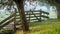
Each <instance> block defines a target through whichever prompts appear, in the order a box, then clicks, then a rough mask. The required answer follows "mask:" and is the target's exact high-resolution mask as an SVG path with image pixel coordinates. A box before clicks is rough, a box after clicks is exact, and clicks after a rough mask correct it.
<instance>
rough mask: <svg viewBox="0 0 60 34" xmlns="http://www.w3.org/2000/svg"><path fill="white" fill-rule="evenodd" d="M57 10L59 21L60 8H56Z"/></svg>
mask: <svg viewBox="0 0 60 34" xmlns="http://www.w3.org/2000/svg"><path fill="white" fill-rule="evenodd" d="M56 8H57V17H58V19H60V6H56Z"/></svg>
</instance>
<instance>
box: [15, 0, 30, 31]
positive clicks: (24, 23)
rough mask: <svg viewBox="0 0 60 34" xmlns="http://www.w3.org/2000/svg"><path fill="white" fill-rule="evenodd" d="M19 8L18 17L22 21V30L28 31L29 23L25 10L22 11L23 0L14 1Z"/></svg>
mask: <svg viewBox="0 0 60 34" xmlns="http://www.w3.org/2000/svg"><path fill="white" fill-rule="evenodd" d="M15 2H16V4H17V7H18V10H19V14H20V19H21V22H22V29H23V31H28V30H29V24H28V22H27V20H26V16H25V12H24V5H23V0H17V1H15Z"/></svg>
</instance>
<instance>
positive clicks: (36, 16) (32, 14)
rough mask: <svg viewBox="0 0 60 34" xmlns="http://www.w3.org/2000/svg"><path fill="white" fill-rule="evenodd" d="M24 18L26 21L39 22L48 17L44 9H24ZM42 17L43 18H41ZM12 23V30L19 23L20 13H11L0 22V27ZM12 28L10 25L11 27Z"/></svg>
mask: <svg viewBox="0 0 60 34" xmlns="http://www.w3.org/2000/svg"><path fill="white" fill-rule="evenodd" d="M25 14H26V19H27V21H28V22H38V21H39V22H41V21H43V20H47V19H49V16H48V15H49V13H48V12H44V11H40V10H39V11H25ZM42 18H43V19H42ZM10 23H13V26H14V27H13V31H14V30H16V28H17V24H19V27H20V24H21V20H20V15H19V13H18V12H16V11H15V12H14V13H13V14H12V15H10V16H9V17H7V18H6V19H4V20H3V21H1V22H0V29H2V28H3V27H5V26H7V25H9V24H10ZM11 28H12V27H11Z"/></svg>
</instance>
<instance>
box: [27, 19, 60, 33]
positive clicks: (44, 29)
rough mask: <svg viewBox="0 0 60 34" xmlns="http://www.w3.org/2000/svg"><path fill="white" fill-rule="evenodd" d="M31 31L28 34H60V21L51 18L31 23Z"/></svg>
mask: <svg viewBox="0 0 60 34" xmlns="http://www.w3.org/2000/svg"><path fill="white" fill-rule="evenodd" d="M29 29H30V31H29V32H28V33H27V34H60V21H59V20H50V21H44V22H34V23H30V28H29Z"/></svg>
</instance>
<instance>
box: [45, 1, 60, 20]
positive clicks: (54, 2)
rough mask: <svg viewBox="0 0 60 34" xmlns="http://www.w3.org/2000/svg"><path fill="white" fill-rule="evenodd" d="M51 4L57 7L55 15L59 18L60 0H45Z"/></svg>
mask: <svg viewBox="0 0 60 34" xmlns="http://www.w3.org/2000/svg"><path fill="white" fill-rule="evenodd" d="M46 1H48V3H50V4H51V5H55V6H56V8H57V17H58V19H60V0H46Z"/></svg>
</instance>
